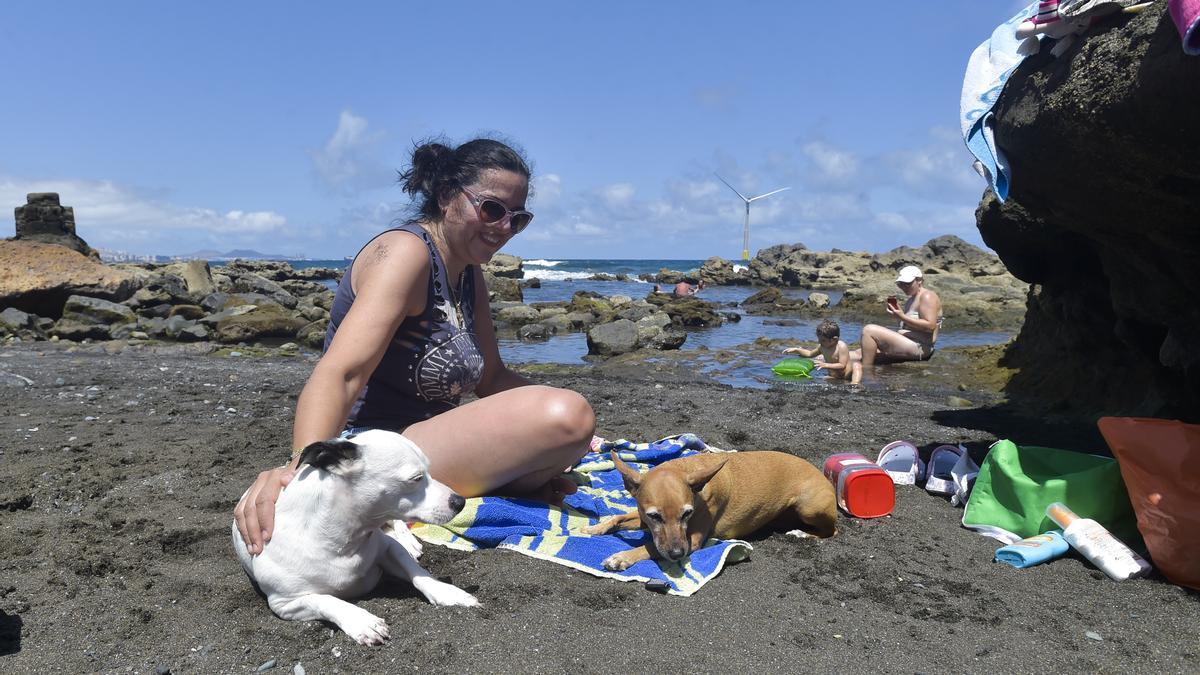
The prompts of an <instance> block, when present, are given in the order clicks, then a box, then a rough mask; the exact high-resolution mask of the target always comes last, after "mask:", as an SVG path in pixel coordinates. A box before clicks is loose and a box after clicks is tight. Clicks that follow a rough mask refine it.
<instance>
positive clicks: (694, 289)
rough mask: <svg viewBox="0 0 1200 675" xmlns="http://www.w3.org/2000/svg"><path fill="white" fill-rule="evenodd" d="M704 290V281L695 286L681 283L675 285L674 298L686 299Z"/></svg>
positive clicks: (684, 282)
mask: <svg viewBox="0 0 1200 675" xmlns="http://www.w3.org/2000/svg"><path fill="white" fill-rule="evenodd" d="M702 290H704V281H703V280H701V281H700V283H699V284H697V285H695V286H693V285H691V284H689V283H688V282H686V281H681V282H679V283H677V284H675V290H674V291H672V294H674V296H675V297H677V298H686V297H688V296H691V295H695V294H697V293H699V292H700V291H702Z"/></svg>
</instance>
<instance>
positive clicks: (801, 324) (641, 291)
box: [291, 259, 1012, 388]
mask: <svg viewBox="0 0 1200 675" xmlns="http://www.w3.org/2000/svg"><path fill="white" fill-rule="evenodd" d="M703 263H704V261H703V260H632V259H630V260H577V259H553V260H550V259H533V260H525V261H523V269H524V270H525V278H526V279H529V278H533V277H537V278H538V279H539V280H540V281H541V287H540V288H526V289H523V294H524V298H525V302H526V303H534V302H560V301H569V300H570V299H571V298H572V296H574V295H575V293H577V292H579V291H591V292H594V293H598V294H600V295H603V296H613V295H626V296H629V297H631V298H635V299H637V298H644V297H646V296H647V295H648V294H649V293H650V292H651V291H652V290H653V289H654V283H653V282H646V281H641V280H640V279H638V276H639V275H641V274H657V273H658V272H659V271H660V270H662V269H664V268H665V269H669V270H676V271H680V272H695V271H697V270H699V268H700V266H701V265H702V264H703ZM291 264H292V266H293V267H295V268H297V269H303V268H305V267H332V268H336V269H344V268H345V267H346V266H347V264H348V261H343V260H305V261H292V263H291ZM598 274H608V275H612V276H616V275H619V274H624V275H626V276H627V277H628V280H627V281H595V280H592V279H591V277H593V276H595V275H598ZM662 288H663V290H664V291H670V286H669V285H668V284H662ZM760 290H762V287H755V286H709V287H707V288H705V289H704V290H703V291H701V292H700V294H699V295H698V296H697V297H699V298H702V299H704V300H707V301H709V302H713V303H717V304H718V305H721V307H720V311H722V312H732V313H735V314H737V315H738V316H740V317H741V320H740V321H737V322H732V321H731V322H727V323H726V324H724V325H722V326H718V327H716V328H689V329H686V332H687V340H686V341H685V342H684V344H683V347H682V348H681V351H682V352H685V353H690V356H691V357H692V358H691V361H692V363H693V365H694V367H695V369H696V370H697V372H700V373H702V374H705V375H708V376H710V377H712V378H713V379H715V380H717V381H718V382H724V383H726V384H730V385H733V386H736V387H752V388H767V387H770V386H773V385H775V384H776V383H777V380H776V378H774V376H773V375H772V373H771V366H772V365H773V364H774V363H775V361H777V360H778V359H779V358H782V356H783V355H782V354H778V353H775V352H772V351H769V350H763V349H747V350H744V351H743V352H739V353H737V354H735V355H734V356H733V357H732V358H731V357H730V354H729V353H728V351H727V350H731V349H733V348H735V347H741V348H745V347H746V345H749V344H751V343H753V342H754V341H755V340H757V339H758V338H769V339H772V340H790V341H793V344H797V345H799V344H803V345H804V346H806V347H810V348H811V347H815V346H816V328H817V324H819V323H820V322H821V318H811V317H797V316H788V315H784V316H755V315H751V314H746V313H745V312H744V311H743V310H742V309H741V308H740V307H738V306H737V305H738V304H739V303H741V302H742V301H743V300H745V299H746V298H748V297H750V296H751V295H753V294H754V293H757V292H758V291H760ZM780 291H781V292H782V293H783V295H784V296H786V297H790V298H797V299H805V298H807V297H808V294H809V291H807V290H801V289H792V288H783V289H780ZM821 292H822V293H825V294H826V295H828V296H829V298H830V302H831V303H832V305H833V308H834V309H833V317H832V318H833V319H834V320H835V321H837V322H838V325H839V326H841V330H842V336H841V337H842V339H843V340H845V341H846V342H847V343H854V342H858V341H859V339H860V337H861V336H862V324H861V323H859V322H857V321H850V320H845V319H842V318H841V317H838V316H837V303H838V301H839V300H841V293H840V292H838V291H821ZM886 319H887V315H886V314H885V313H884V312H883V310H882V308H881V309H880V316H879V319H878V321H877V322H878V323H881V324H883V323H885V320H886ZM952 319H953V317H951V322H952ZM887 325H889V326H890V325H891V324H890V323H887ZM1010 337H1012V336H1011V335H1010V334H1008V333H1000V332H978V331H970V332H968V331H955V330H952V329H946V330H942V331H941V333H939V335H938V347H956V346H975V345H988V344H999V343H1002V342H1005V341H1007V340H1008V339H1009V338H1010ZM499 343H500V355H501V356H502V357H503V358H504V360H505V362H507V363H559V364H571V365H582V364H584V363H586V360H585V359H584V357H585V356H587V353H588V350H587V336H586V335H584V334H583V333H564V334H559V335H556V336H554V337H552V338H550V339H549V340H546V341H541V342H525V341H521V340H517V339H515V338H501V339H500V340H499ZM718 352H723V353H721V354H718ZM935 358H936V357H935ZM823 380H824V378H822V377H819V376H818V377H817V378H816V380H812V381H806V382H805V383H802V386H803V385H804V384H814V383H816V384H819V383H821V382H823Z"/></svg>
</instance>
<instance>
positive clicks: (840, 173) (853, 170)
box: [802, 141, 859, 183]
mask: <svg viewBox="0 0 1200 675" xmlns="http://www.w3.org/2000/svg"><path fill="white" fill-rule="evenodd" d="M802 149H803V150H804V156H805V157H808V159H809V160H810V161H811V162H812V163H813V166H814V168H816V170H817V173H818V179H819V180H821V181H823V182H828V183H846V182H848V181H850V180H852V179H854V178H855V177H856V176H857V175H858V166H859V161H858V157H856V156H855V155H854V153H852V152H849V151H846V150H842V149H840V148H836V147H834V146H833V145H830V144H829V143H825V142H823V141H811V142H809V143H805V144H804V147H803V148H802Z"/></svg>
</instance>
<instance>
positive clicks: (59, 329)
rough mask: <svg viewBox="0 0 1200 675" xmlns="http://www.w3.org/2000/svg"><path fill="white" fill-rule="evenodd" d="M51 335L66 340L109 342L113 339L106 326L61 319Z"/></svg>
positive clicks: (52, 329)
mask: <svg viewBox="0 0 1200 675" xmlns="http://www.w3.org/2000/svg"><path fill="white" fill-rule="evenodd" d="M50 334H51V335H52V336H54V337H56V338H62V339H64V340H75V341H77V342H78V341H82V340H107V339H109V338H111V337H112V334H111V332H110V331H109V327H108V326H107V325H105V324H100V323H91V322H82V321H77V320H75V319H67V318H63V319H59V320H58V321H56V322H55V323H54V327H53V328H51V329H50Z"/></svg>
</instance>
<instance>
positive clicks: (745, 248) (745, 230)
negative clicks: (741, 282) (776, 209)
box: [713, 172, 792, 260]
mask: <svg viewBox="0 0 1200 675" xmlns="http://www.w3.org/2000/svg"><path fill="white" fill-rule="evenodd" d="M713 175H714V176H716V177H717V178H719V179H720V180H721V182H722V183H724V184H726V185H729V181H727V180H725V179H724V178H721V175H720V174H718V173H716V172H713ZM729 189H730V190H733V191H734V192H735V193H737V196H739V197H741V198H742V201H744V202H746V224H745V225H744V226H743V227H742V260H749V259H750V202H753V201H757V200H759V199H762V198H764V197H770V196H771V195H773V194H775V193H776V192H783V191H784V190H791V189H792V188H790V187H785V188H779V189H778V190H772V191H770V192H768V193H766V194H763V195H759V196H757V197H747V196H746V195H744V194H742V193H740V192H738V190H737V188H735V187H733V186H732V185H729Z"/></svg>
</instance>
